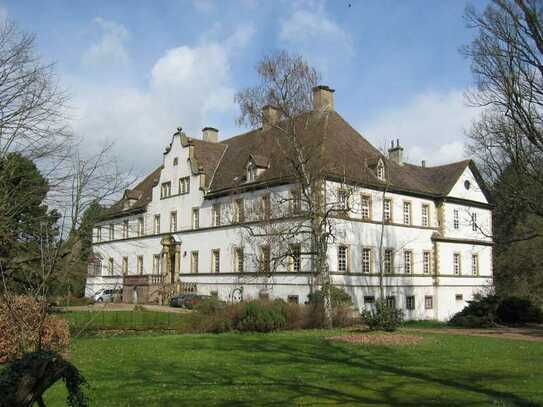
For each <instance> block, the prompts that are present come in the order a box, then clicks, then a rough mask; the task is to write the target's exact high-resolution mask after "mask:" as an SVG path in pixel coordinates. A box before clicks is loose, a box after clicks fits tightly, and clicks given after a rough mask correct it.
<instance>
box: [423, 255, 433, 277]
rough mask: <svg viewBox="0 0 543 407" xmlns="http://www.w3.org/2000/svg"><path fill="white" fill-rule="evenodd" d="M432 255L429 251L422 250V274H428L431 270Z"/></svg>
mask: <svg viewBox="0 0 543 407" xmlns="http://www.w3.org/2000/svg"><path fill="white" fill-rule="evenodd" d="M431 260H432V256H431V252H423V253H422V272H423V273H424V274H430V273H431V271H432V263H431Z"/></svg>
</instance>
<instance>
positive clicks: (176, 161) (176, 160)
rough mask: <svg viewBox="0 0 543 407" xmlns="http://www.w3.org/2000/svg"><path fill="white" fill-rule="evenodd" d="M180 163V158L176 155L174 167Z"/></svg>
mask: <svg viewBox="0 0 543 407" xmlns="http://www.w3.org/2000/svg"><path fill="white" fill-rule="evenodd" d="M178 163H179V158H177V157H174V159H173V166H174V167H175V166H177V164H178Z"/></svg>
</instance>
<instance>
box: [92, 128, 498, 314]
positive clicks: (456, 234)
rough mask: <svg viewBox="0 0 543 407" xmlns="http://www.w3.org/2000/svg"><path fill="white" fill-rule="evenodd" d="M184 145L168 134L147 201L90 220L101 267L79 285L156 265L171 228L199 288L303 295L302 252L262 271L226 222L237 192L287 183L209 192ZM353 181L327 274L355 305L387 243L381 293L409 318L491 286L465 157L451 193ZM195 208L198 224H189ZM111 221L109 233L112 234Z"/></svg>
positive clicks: (367, 292)
mask: <svg viewBox="0 0 543 407" xmlns="http://www.w3.org/2000/svg"><path fill="white" fill-rule="evenodd" d="M190 148H191V147H189V146H183V145H182V140H181V136H180V135H175V136H174V138H173V141H172V144H171V146H170V149H169V150H168V151H167V153H165V155H164V164H163V169H162V171H161V172H160V178H159V179H158V180H157V182H156V185H155V186H154V187H153V190H152V200H151V201H150V202H149V203H148V205H146V208H144V209H143V210H142V211H140V212H138V213H134V214H132V215H130V216H124V217H122V216H121V217H115V218H112V219H111V220H107V221H103V222H101V223H99V224H98V225H97V227H96V228H95V233H94V252H95V253H96V254H97V255H98V256H99V257H100V258H101V259H102V262H101V268H100V271H99V272H98V273H97V274H98V275H96V276H89V277H88V279H87V285H86V295H87V296H90V295H92V293H93V292H96V291H97V290H98V289H100V288H105V287H108V288H113V287H120V286H122V284H123V274H128V275H137V274H143V275H146V274H159V273H162V271H163V270H161V268H162V267H164V265H163V262H162V259H161V257H160V256H161V252H162V245H161V239H162V238H163V237H165V236H170V235H171V236H173V238H174V239H175V242H176V243H177V244H178V246H177V247H178V249H177V250H178V255H177V257H176V260H175V262H176V264H175V274H176V276H175V278H176V281H178V282H181V283H183V284H185V283H191V284H193V285H194V287H195V288H196V289H197V291H198V292H200V293H202V294H210V293H213V294H217V295H218V296H219V297H221V298H223V299H225V300H230V299H235V298H237V297H239V295H240V288H241V287H243V297H244V298H248V297H253V298H255V297H258V296H259V295H260V294H262V293H266V294H268V295H269V296H271V297H279V298H283V299H285V300H287V299H290V300H297V301H299V302H300V303H303V302H305V301H306V300H307V295H308V294H309V291H310V288H309V287H310V282H311V276H312V274H311V273H310V267H311V265H310V261H309V259H307V258H305V257H304V256H302V260H301V265H300V271H298V272H294V271H288V267H287V266H286V265H285V266H284V267H282V266H279V267H277V268H276V269H275V270H274V272H273V273H271V274H272V277H261V275H260V274H258V273H256V271H257V267H256V264H255V263H254V262H252V261H251V256H253V257H254V251H255V250H256V249H255V247H256V246H254V245H253V246H252V245H251V244H250V243H251V242H247V241H246V237H244V236H245V235H244V228H243V227H240V226H239V225H238V224H236V223H235V222H233V218H234V216H235V215H234V212H235V209H234V207H235V205H236V203H235V200H236V199H239V198H243V199H244V205H245V206H246V208H248V207H251V205H253V204H257V205H258V204H259V202H260V200H261V197H262V196H263V195H264V194H270V193H271V194H272V195H277V194H285V195H286V194H288V193H289V191H290V189H291V186H289V185H278V186H274V187H268V188H265V189H260V190H258V189H257V190H256V191H252V192H243V193H241V194H238V195H226V196H222V197H218V198H213V199H211V198H209V197H207V198H206V196H205V191H204V190H205V188H203V187H202V186H203V185H205V178H203V177H204V175H202V174H196V175H194V173H193V168H191V152H190ZM174 160H175V161H174ZM385 176H386V174H385ZM187 177H188V179H189V180H190V181H189V187H188V192H187V193H182V192H183V191H182V190H181V189H182V188H186V181H180V179H186V178H187ZM168 182H170V183H171V184H170V187H169V190H170V191H169V192H170V196H168V197H164V196H162V197H161V193H162V194H164V193H167V191H166V189H167V188H168V187H167V186H163V185H166V183H168ZM341 187H342V186H341V185H340V184H338V183H336V182H332V181H328V182H327V183H326V188H327V192H328V194H335V193H336V192H337V191H338V189H340V188H341ZM350 188H352V195H351V208H352V210H351V213H350V215H349V217H348V218H341V219H337V220H336V221H335V229H336V230H335V240H334V241H332V242H330V245H329V253H328V259H329V265H330V270H331V274H332V279H333V282H334V284H335V285H336V286H338V287H341V288H343V289H345V291H346V292H348V293H349V294H350V295H351V296H352V298H353V301H354V304H355V306H356V307H357V308H359V309H363V308H364V307H370V306H371V302H372V300H374V299H376V298H378V296H379V276H378V269H379V264H380V262H379V256H385V250H389V252H388V254H387V256H389V257H387V258H388V259H391V261H390V262H389V263H387V264H390V268H389V269H388V270H387V274H386V275H385V277H384V286H385V295H386V296H387V297H390V298H392V297H393V298H394V302H395V304H396V306H397V307H399V308H401V309H403V310H404V312H405V315H406V317H407V318H409V319H438V320H446V319H448V318H449V317H450V316H451V315H453V314H454V313H456V312H458V311H459V310H461V309H462V308H463V307H464V306H465V305H466V301H468V300H470V299H472V298H473V295H474V294H475V293H478V292H484V291H485V290H487V289H488V288H489V287H491V285H492V238H491V235H492V231H491V224H492V213H491V209H490V206H489V203H488V202H487V199H486V197H485V195H484V193H483V192H482V191H481V188H479V186H478V183H477V180H476V177H475V176H474V174H473V172H472V171H471V169H470V167H469V166H467V167H466V169H465V170H464V173H463V174H461V176H460V177H459V178H458V180H457V182H456V184H455V185H454V187H453V188H452V189H451V191H450V192H449V194H448V195H447V196H445V197H440V198H435V197H431V196H430V195H428V196H424V195H423V194H414V193H411V194H410V193H403V194H400V193H398V192H387V193H386V194H383V192H382V191H379V190H376V189H368V188H363V187H359V186H351V187H350ZM362 196H365V197H369V199H370V202H371V203H370V205H369V218H367V219H363V215H362V209H361V206H360V204H361V199H362V198H361V197H362ZM383 199H387V200H390V205H391V217H392V219H391V221H390V222H388V223H386V224H385V225H384V226H383V223H382V219H383V214H382V208H383ZM218 204H220V224H219V225H216V224H215V222H216V220H217V217H216V216H214V208H215V210H216V208H217V205H218ZM272 206H273V205H272ZM423 208H424V209H423ZM272 210H275V209H272ZM423 210H424V211H426V212H424V213H423ZM195 211H197V213H198V225H195V224H194V222H195V219H194V218H195ZM173 216H175V221H173V220H172V217H173ZM474 216H475V217H476V218H474ZM250 220H251V219H247V221H250ZM474 220H475V223H474ZM125 222H128V236H126V235H125V233H126V232H125V230H124V229H125V228H126V226H125V225H126V223H125ZM142 222H143V230H142V231H141V230H140V228H141V227H142V226H141V223H142ZM111 225H113V226H111ZM111 227H113V229H114V234H113V236H111V237H112V238H111V239H110V228H111ZM171 228H172V229H171ZM173 228H175V230H174V229H173ZM98 230H99V232H98ZM141 232H143V233H142V234H141ZM381 235H382V245H381V246H380V242H381ZM271 246H272V248H271V250H272V251H273V244H272V245H271ZM240 247H243V248H244V253H243V254H244V259H245V262H244V265H243V266H244V269H243V271H244V273H240V272H239V270H238V266H239V263H238V262H237V261H236V260H237V258H236V249H237V248H240ZM340 247H341V249H340ZM344 247H345V248H346V249H344ZM380 247H381V250H379V248H380ZM340 250H342V251H343V252H342V253H347V254H346V257H345V261H346V263H345V262H344V263H342V264H345V268H346V270H342V269H341V267H340V265H339V263H340V261H341V259H339V258H338V252H339V251H340ZM196 253H197V263H198V267H197V269H196V266H195V262H196V260H195V254H196ZM368 253H369V254H368ZM406 253H407V254H406ZM238 254H239V252H238ZM368 256H369V257H368ZM363 257H364V260H363ZM138 259H139V260H138ZM111 262H112V264H113V267H112V268H111ZM138 262H140V263H141V264H140V265H138ZM406 263H407V264H406ZM342 267H343V265H342ZM387 267H388V266H387ZM391 301H392V300H391ZM408 303H409V304H408ZM408 305H409V307H408ZM408 308H413V309H408Z"/></svg>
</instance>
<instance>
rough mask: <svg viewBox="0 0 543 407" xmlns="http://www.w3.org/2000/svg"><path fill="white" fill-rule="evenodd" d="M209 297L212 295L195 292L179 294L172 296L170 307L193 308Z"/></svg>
mask: <svg viewBox="0 0 543 407" xmlns="http://www.w3.org/2000/svg"><path fill="white" fill-rule="evenodd" d="M208 298H211V296H210V295H202V294H193V293H190V294H179V295H176V296H175V297H172V299H171V300H170V307H181V308H188V309H193V308H194V306H195V305H197V304H199V303H201V302H202V301H204V300H207V299H208Z"/></svg>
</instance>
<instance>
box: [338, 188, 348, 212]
mask: <svg viewBox="0 0 543 407" xmlns="http://www.w3.org/2000/svg"><path fill="white" fill-rule="evenodd" d="M337 200H338V209H339V210H341V211H347V210H349V192H348V191H345V190H344V189H340V190H338V192H337Z"/></svg>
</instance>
